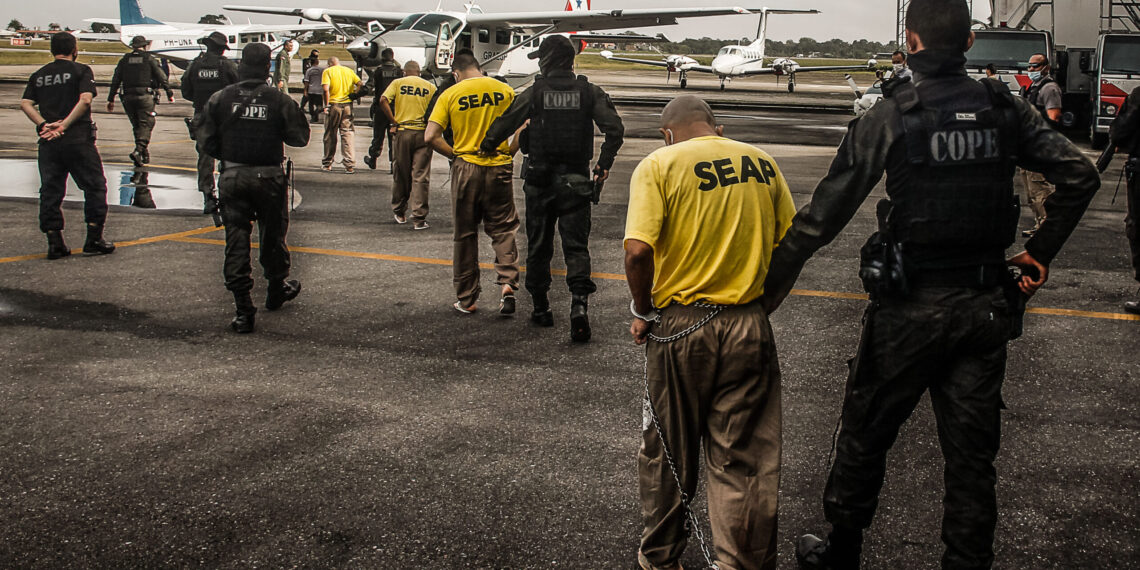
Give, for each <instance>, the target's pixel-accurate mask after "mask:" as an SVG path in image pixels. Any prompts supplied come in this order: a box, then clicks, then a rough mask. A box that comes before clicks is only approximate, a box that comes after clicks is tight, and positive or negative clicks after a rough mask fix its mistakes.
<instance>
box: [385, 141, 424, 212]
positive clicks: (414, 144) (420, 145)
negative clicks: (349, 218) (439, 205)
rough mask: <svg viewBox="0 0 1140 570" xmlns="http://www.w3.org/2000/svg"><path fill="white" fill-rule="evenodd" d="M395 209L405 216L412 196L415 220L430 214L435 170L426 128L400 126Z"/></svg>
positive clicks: (394, 170)
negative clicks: (431, 175) (429, 187)
mask: <svg viewBox="0 0 1140 570" xmlns="http://www.w3.org/2000/svg"><path fill="white" fill-rule="evenodd" d="M392 152H393V154H395V160H394V161H393V163H392V175H393V177H394V178H395V181H394V183H393V184H392V213H394V214H396V215H397V216H400V217H401V218H402V217H404V214H405V213H407V211H408V205H409V204H408V200H409V198H410V199H411V207H412V221H413V222H422V221H424V220H426V219H427V215H428V181H429V175H430V174H431V147H430V146H428V144H427V142H426V141H424V132H423V131H416V130H411V129H406V130H399V131H397V132H396V135H395V137H394V138H393V140H392Z"/></svg>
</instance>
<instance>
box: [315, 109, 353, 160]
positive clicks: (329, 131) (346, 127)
mask: <svg viewBox="0 0 1140 570" xmlns="http://www.w3.org/2000/svg"><path fill="white" fill-rule="evenodd" d="M354 135H355V130H354V128H353V126H352V103H331V104H330V105H329V114H328V116H326V117H325V138H324V142H325V156H324V157H323V158H322V159H321V166H329V165H331V164H332V163H333V159H335V158H336V141H337V137H338V136H339V137H340V156H341V157H342V158H343V161H342V162H343V163H344V166H345V168H352V167H353V166H355V165H356V153H355V149H354V148H353V140H354Z"/></svg>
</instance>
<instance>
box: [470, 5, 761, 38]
mask: <svg viewBox="0 0 1140 570" xmlns="http://www.w3.org/2000/svg"><path fill="white" fill-rule="evenodd" d="M751 13H753V12H752V11H749V10H746V9H744V8H739V7H728V8H665V9H635V10H579V11H575V12H565V11H558V12H554V11H548V12H499V13H489V14H468V15H467V21H468V23H470V24H476V25H484V26H489V25H500V26H502V25H506V26H510V27H513V28H519V29H536V28H547V27H549V26H554V28H553V29H552V30H550V32H549V33H556V34H557V33H566V32H585V31H591V30H612V29H615V28H644V27H649V26H670V25H673V24H676V23H677V18H700V17H705V16H732V15H738V14H751Z"/></svg>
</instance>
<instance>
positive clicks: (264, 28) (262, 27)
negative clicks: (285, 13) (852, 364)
mask: <svg viewBox="0 0 1140 570" xmlns="http://www.w3.org/2000/svg"><path fill="white" fill-rule="evenodd" d="M332 28H333V27H332V25H330V24H293V25H280V24H277V25H274V24H251V25H247V26H245V30H243V33H245V32H250V33H260V32H274V33H279V34H292V35H297V34H303V33H305V32H312V31H316V30H331V29H332Z"/></svg>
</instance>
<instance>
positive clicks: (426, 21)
mask: <svg viewBox="0 0 1140 570" xmlns="http://www.w3.org/2000/svg"><path fill="white" fill-rule="evenodd" d="M444 22H447V23H448V24H450V25H451V30H452V31H455V30H459V29H461V28H462V27H463V23H464V22H463V20H460V19H459V18H453V17H451V16H448V15H446V14H412V15H411V16H408V17H407V18H404V19H403V21H401V22H400V25H398V26H396V29H397V30H419V31H421V32H428V33H429V34H433V35H434V34H437V33H439V25H440V24H442V23H444Z"/></svg>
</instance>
